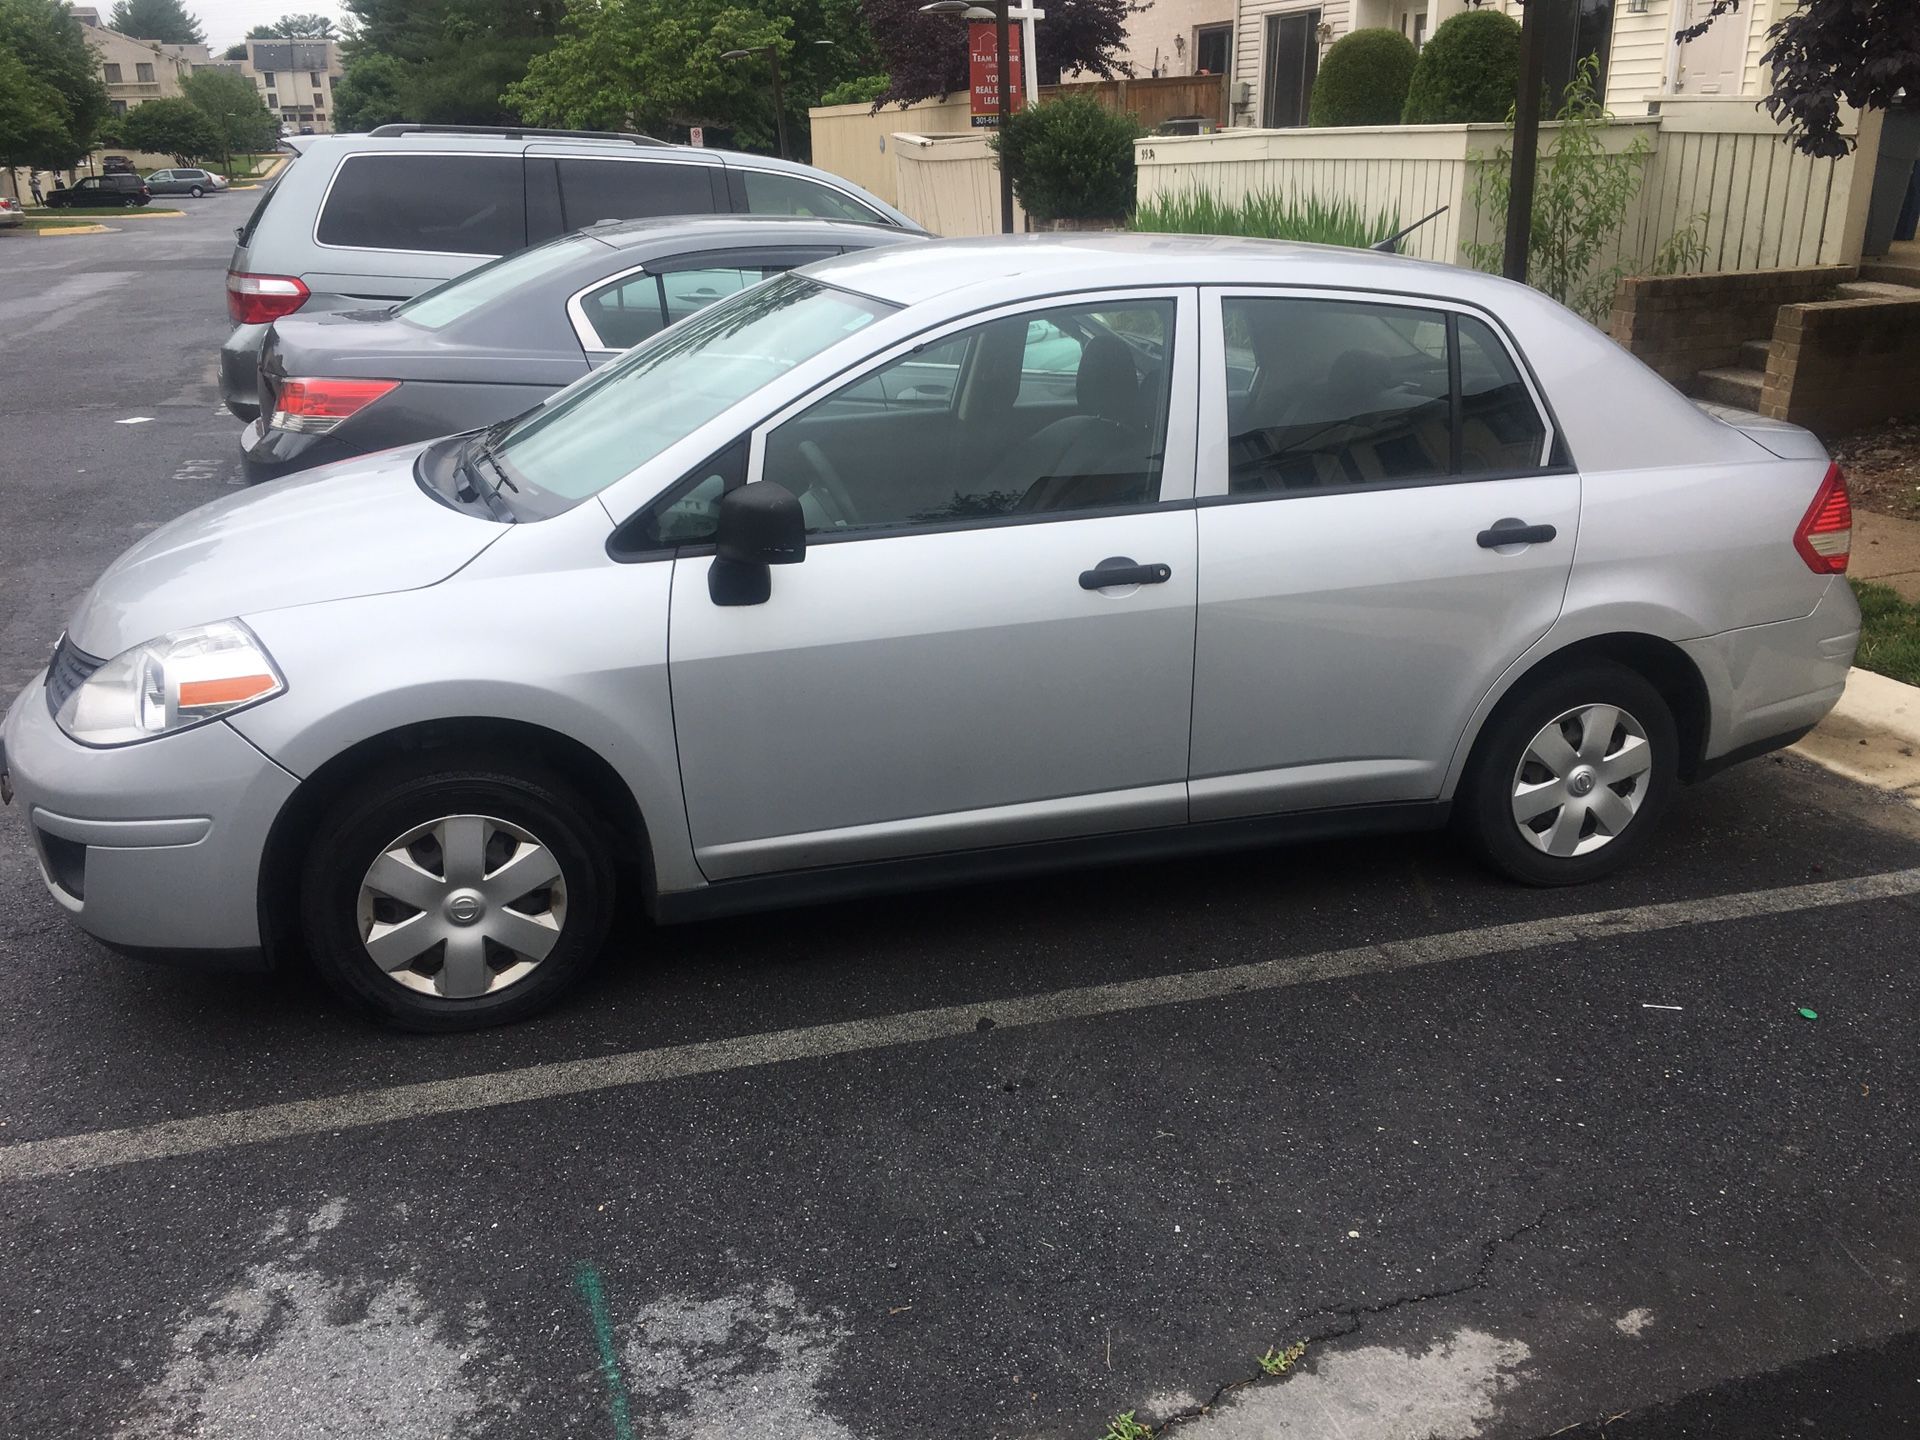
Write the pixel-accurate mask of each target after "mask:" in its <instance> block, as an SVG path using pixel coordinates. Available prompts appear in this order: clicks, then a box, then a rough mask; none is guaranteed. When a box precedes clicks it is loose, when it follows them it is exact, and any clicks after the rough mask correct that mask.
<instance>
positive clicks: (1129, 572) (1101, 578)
mask: <svg viewBox="0 0 1920 1440" xmlns="http://www.w3.org/2000/svg"><path fill="white" fill-rule="evenodd" d="M1172 578H1173V567H1172V566H1171V565H1136V564H1134V563H1133V561H1132V560H1130V559H1128V558H1127V557H1126V556H1125V555H1115V556H1113V557H1111V558H1110V559H1106V560H1102V561H1101V562H1100V563H1099V564H1098V565H1096V566H1094V567H1093V569H1091V570H1082V571H1081V572H1080V588H1081V589H1082V590H1105V589H1107V588H1108V587H1109V586H1113V585H1164V584H1166V583H1167V581H1169V580H1171V579H1172Z"/></svg>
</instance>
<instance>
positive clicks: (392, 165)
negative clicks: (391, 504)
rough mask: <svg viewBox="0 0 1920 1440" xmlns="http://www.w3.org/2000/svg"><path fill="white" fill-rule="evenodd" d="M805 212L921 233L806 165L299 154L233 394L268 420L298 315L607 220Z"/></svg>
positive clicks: (474, 137)
mask: <svg viewBox="0 0 1920 1440" xmlns="http://www.w3.org/2000/svg"><path fill="white" fill-rule="evenodd" d="M712 214H722V215H724V214H751V215H801V216H808V217H811V218H813V219H818V220H853V221H858V222H860V223H862V224H872V225H888V226H893V227H896V228H898V229H901V230H906V231H909V232H911V233H913V234H916V235H918V234H921V233H923V232H922V231H921V229H920V227H919V226H918V225H916V224H914V222H913V221H912V220H910V219H908V218H907V217H906V216H905V215H903V214H901V213H900V212H899V211H898V210H895V209H894V208H893V207H892V206H891V205H888V204H887V203H886V202H885V201H884V200H881V199H879V198H877V197H876V196H873V195H869V194H868V193H867V192H866V191H864V190H862V189H860V188H859V187H858V186H856V185H852V184H850V183H848V182H847V181H845V180H842V179H841V178H840V177H839V176H837V175H830V174H828V173H827V172H826V171H824V170H816V169H814V168H813V167H812V166H810V165H800V164H796V163H795V162H793V161H791V160H774V159H771V158H769V157H767V156H762V155H741V154H736V153H734V152H732V151H726V150H706V149H695V148H693V147H691V146H686V145H668V144H664V143H662V142H661V141H658V140H650V139H648V138H647V137H645V136H642V135H607V134H598V133H594V132H588V131H572V130H524V129H512V130H501V129H489V128H486V127H479V126H456V125H382V126H379V127H378V128H377V129H375V130H373V131H372V132H371V133H369V134H366V135H322V136H318V137H316V138H315V139H314V140H313V141H312V142H311V143H309V144H303V145H301V146H300V147H299V153H298V155H297V156H296V157H295V158H294V159H293V160H291V161H289V162H288V164H287V165H286V166H285V168H283V169H282V170H281V171H280V173H279V175H278V176H277V177H276V178H275V180H274V181H273V183H272V184H271V185H270V186H269V187H268V189H267V190H266V192H265V193H264V194H262V195H261V197H260V201H259V203H258V204H257V205H256V206H255V207H254V209H253V213H252V214H251V215H250V216H248V217H247V221H246V223H245V224H244V225H241V226H240V227H239V228H238V229H237V230H236V231H235V232H234V235H235V239H236V241H237V243H236V244H235V245H234V247H233V256H232V258H231V259H230V260H229V261H228V264H227V313H228V315H229V316H231V317H232V319H233V320H234V322H235V324H234V329H233V332H232V333H231V334H230V335H228V336H227V340H226V343H225V344H224V345H222V346H221V347H220V394H221V398H222V399H223V400H224V401H225V402H226V405H227V409H228V410H230V411H232V412H233V413H234V414H235V415H237V416H239V417H240V418H241V419H242V420H252V419H254V418H256V417H257V416H258V415H259V413H260V397H259V391H258V376H259V361H260V347H261V344H262V343H263V342H264V340H265V338H266V332H267V326H268V324H270V323H271V322H272V321H274V320H277V319H279V318H280V317H282V316H284V315H291V314H294V313H295V312H296V311H297V312H299V313H301V314H303V315H312V314H315V313H318V312H321V311H327V310H359V309H364V308H366V307H367V306H368V305H370V304H371V305H373V306H375V307H376V308H384V307H385V306H387V305H389V304H392V303H393V302H395V301H398V300H405V299H407V298H409V297H410V296H414V295H418V294H419V293H420V292H421V291H423V290H430V289H432V288H433V287H434V286H436V285H438V284H439V283H440V282H441V281H443V280H450V279H452V278H453V277H454V276H456V275H464V274H465V273H466V272H467V271H469V270H471V269H473V268H474V267H475V266H477V265H480V264H483V263H484V262H486V261H488V260H491V259H493V258H494V257H495V256H497V255H508V254H512V253H513V252H514V251H516V250H520V249H522V248H524V247H526V246H528V245H537V244H540V243H541V242H542V241H545V240H551V239H553V238H554V237H555V236H557V235H564V234H566V233H567V232H568V231H570V230H579V229H581V228H583V227H585V226H588V225H593V224H597V223H598V222H600V221H602V220H632V219H640V218H644V217H648V216H656V215H712Z"/></svg>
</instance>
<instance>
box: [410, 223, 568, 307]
mask: <svg viewBox="0 0 1920 1440" xmlns="http://www.w3.org/2000/svg"><path fill="white" fill-rule="evenodd" d="M604 249H606V247H605V246H604V245H602V244H601V243H600V242H599V241H598V240H589V239H587V238H586V237H585V236H581V235H566V236H562V237H561V238H560V239H558V240H549V241H548V242H547V243H546V244H544V245H536V246H534V247H533V248H532V249H531V250H522V251H520V252H518V253H517V254H513V255H503V256H502V257H501V258H500V259H498V260H490V261H488V262H487V263H486V264H485V265H482V266H480V267H479V268H478V269H477V270H469V271H467V273H466V274H464V275H457V276H455V277H454V278H453V279H451V280H449V281H447V283H446V284H444V285H436V286H434V287H433V289H431V290H427V291H423V292H422V293H421V294H418V295H416V296H414V297H413V298H412V299H411V300H409V301H407V302H406V303H405V304H404V305H401V306H399V307H398V308H397V309H395V311H394V312H393V313H394V314H396V315H399V316H402V317H404V318H405V319H407V320H410V321H411V322H412V323H414V324H415V325H418V326H421V327H422V328H423V329H427V330H440V329H444V328H445V327H446V326H448V325H451V324H453V322H454V321H456V320H461V319H464V318H466V317H467V316H468V315H471V314H472V313H473V312H474V311H475V310H478V309H479V308H480V307H481V306H482V305H485V304H487V303H488V302H490V301H493V300H497V299H499V298H500V297H501V296H502V295H504V294H506V293H507V292H508V291H509V290H513V289H515V288H517V287H518V286H520V285H522V284H524V283H526V282H527V281H529V280H537V279H539V278H540V277H541V276H543V275H552V274H554V273H555V272H557V271H560V270H563V269H565V268H566V267H567V266H569V265H571V264H573V262H574V261H576V260H578V259H579V258H580V257H581V256H582V255H585V254H587V253H588V252H589V251H592V250H604Z"/></svg>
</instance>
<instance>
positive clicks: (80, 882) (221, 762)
mask: <svg viewBox="0 0 1920 1440" xmlns="http://www.w3.org/2000/svg"><path fill="white" fill-rule="evenodd" d="M0 757H3V758H0V764H4V766H5V769H6V771H7V774H8V782H9V786H10V788H11V789H12V790H13V792H14V803H16V804H17V805H18V806H19V807H20V810H21V811H22V813H23V815H24V816H25V818H26V820H27V826H28V831H29V833H30V835H31V836H32V841H33V846H34V852H35V859H36V860H37V861H38V862H39V865H40V874H41V878H42V879H43V880H45V881H46V884H47V889H48V890H49V891H50V892H51V893H52V895H53V898H54V899H55V900H57V901H58V902H59V903H60V905H61V906H62V907H63V908H64V909H66V910H67V911H68V913H69V914H71V915H72V916H73V918H74V920H75V921H76V922H77V923H78V924H79V926H80V928H81V929H83V930H85V931H86V932H87V933H88V934H90V935H93V936H95V937H96V938H97V939H99V940H102V941H104V942H105V943H107V944H108V945H111V946H114V947H116V948H119V949H127V950H134V951H157V952H174V953H179V952H192V953H195V954H205V955H206V956H207V957H208V958H210V959H213V960H216V961H218V960H221V959H223V958H224V959H225V961H226V963H229V964H231V963H234V957H235V956H236V955H239V954H244V953H246V952H257V951H258V950H259V949H260V946H261V936H260V903H259V900H260V897H259V879H260V861H261V856H262V854H263V852H264V851H265V848H266V842H267V832H268V830H269V829H270V828H271V826H272V824H273V821H274V818H275V817H276V816H277V815H278V814H279V813H280V810H281V807H282V806H283V805H285V803H286V801H287V799H288V798H289V797H290V796H291V795H292V794H293V792H294V789H295V787H296V786H297V785H298V784H299V781H298V780H297V779H296V778H295V777H294V776H293V775H290V774H289V773H288V772H287V771H285V770H283V769H281V768H280V767H279V766H278V765H276V764H274V763H273V762H272V761H271V760H269V759H267V757H266V756H265V755H263V754H261V753H260V752H259V751H258V750H256V749H255V748H254V747H253V746H252V745H250V744H249V743H247V741H246V740H244V739H242V738H241V736H240V734H239V732H238V731H236V730H234V729H233V728H232V727H231V726H229V725H227V724H226V723H224V722H222V721H215V722H213V723H211V724H206V725H200V726H197V727H195V728H193V729H191V730H183V731H181V732H180V733H178V734H175V735H165V736H162V737H160V738H159V739H156V740H147V741H142V742H140V743H138V744H134V745H126V746H119V747H115V748H111V749H104V748H102V749H95V748H93V747H91V746H86V745H80V744H77V743H76V742H74V741H73V740H70V739H68V738H67V736H66V734H65V732H64V731H62V730H61V729H60V727H59V726H58V725H56V724H55V723H54V719H53V716H52V714H51V713H49V711H48V709H47V699H46V686H45V681H44V679H39V680H35V681H34V682H33V683H32V684H30V685H29V686H27V688H26V689H25V690H23V691H22V692H21V693H20V694H19V696H17V697H16V698H15V700H14V702H13V705H12V707H11V708H10V709H9V710H8V711H7V715H6V719H5V721H4V722H3V723H0Z"/></svg>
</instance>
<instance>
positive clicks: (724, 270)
mask: <svg viewBox="0 0 1920 1440" xmlns="http://www.w3.org/2000/svg"><path fill="white" fill-rule="evenodd" d="M779 273H780V272H779V270H777V269H774V268H769V267H765V266H758V265H755V266H745V267H735V266H727V267H709V268H703V269H697V270H696V269H687V270H669V271H667V272H666V273H664V274H657V275H656V274H647V273H645V272H642V273H641V274H638V275H627V276H623V277H622V278H620V279H618V280H614V281H612V282H610V283H609V284H606V285H602V286H601V287H600V288H599V289H597V290H590V291H588V292H587V293H586V294H585V295H582V296H581V297H580V306H579V308H580V314H581V316H582V318H584V319H585V320H586V322H587V325H588V327H589V329H590V331H591V334H590V335H582V336H581V337H580V343H581V344H582V345H585V346H586V347H587V348H588V349H590V350H591V349H596V348H597V349H603V350H626V349H628V348H630V347H632V346H635V345H638V344H639V343H640V342H641V341H642V340H645V339H646V338H647V337H648V336H649V335H653V334H655V333H657V332H658V331H660V330H664V329H665V328H666V327H667V326H669V325H671V324H673V323H674V322H675V321H676V320H684V319H686V317H687V316H689V315H691V314H693V313H694V312H695V311H697V310H704V309H706V308H707V306H709V305H711V304H713V302H714V301H716V300H724V299H726V298H727V296H729V295H734V294H737V293H738V292H740V291H742V290H744V289H746V288H747V287H748V286H749V285H758V284H759V283H760V282H761V281H762V280H764V279H766V278H767V276H769V275H777V274H779ZM594 338H598V340H599V341H600V344H599V345H598V346H594V345H593V344H592V343H591V340H592V339H594Z"/></svg>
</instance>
